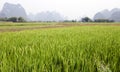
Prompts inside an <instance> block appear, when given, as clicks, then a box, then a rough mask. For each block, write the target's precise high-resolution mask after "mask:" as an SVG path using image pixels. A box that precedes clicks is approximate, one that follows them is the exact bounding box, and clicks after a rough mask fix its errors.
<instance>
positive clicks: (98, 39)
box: [0, 24, 120, 72]
mask: <svg viewBox="0 0 120 72" xmlns="http://www.w3.org/2000/svg"><path fill="white" fill-rule="evenodd" d="M38 25H39V24H37V26H38ZM30 26H31V24H30ZM2 27H4V28H6V29H7V26H0V28H1V29H2ZM8 27H9V26H8ZM4 28H3V29H4ZM0 72H120V26H102V25H94V26H93V25H92V26H87V25H85V26H71V27H63V28H48V29H47V28H46V29H36V30H23V31H16V32H9V31H8V32H0Z"/></svg>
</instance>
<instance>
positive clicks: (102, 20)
mask: <svg viewBox="0 0 120 72" xmlns="http://www.w3.org/2000/svg"><path fill="white" fill-rule="evenodd" d="M94 22H114V20H109V19H96V20H94Z"/></svg>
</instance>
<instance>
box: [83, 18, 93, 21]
mask: <svg viewBox="0 0 120 72" xmlns="http://www.w3.org/2000/svg"><path fill="white" fill-rule="evenodd" d="M82 22H92V20H91V19H90V18H89V17H84V18H82Z"/></svg>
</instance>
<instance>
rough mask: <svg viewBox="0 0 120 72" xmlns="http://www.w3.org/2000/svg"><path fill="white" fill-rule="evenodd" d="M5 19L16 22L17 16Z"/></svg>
mask: <svg viewBox="0 0 120 72" xmlns="http://www.w3.org/2000/svg"><path fill="white" fill-rule="evenodd" d="M7 21H12V22H17V17H10V18H8V20H7Z"/></svg>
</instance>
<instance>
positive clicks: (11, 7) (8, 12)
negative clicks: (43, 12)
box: [0, 3, 27, 19]
mask: <svg viewBox="0 0 120 72" xmlns="http://www.w3.org/2000/svg"><path fill="white" fill-rule="evenodd" d="M0 17H23V18H25V19H26V18H27V14H26V11H25V9H24V8H23V7H22V6H21V5H20V4H10V3H5V4H4V6H3V9H2V11H1V12H0Z"/></svg>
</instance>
